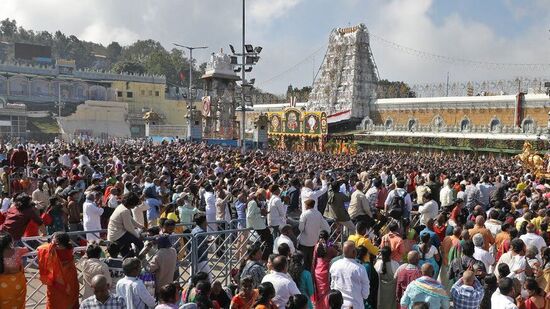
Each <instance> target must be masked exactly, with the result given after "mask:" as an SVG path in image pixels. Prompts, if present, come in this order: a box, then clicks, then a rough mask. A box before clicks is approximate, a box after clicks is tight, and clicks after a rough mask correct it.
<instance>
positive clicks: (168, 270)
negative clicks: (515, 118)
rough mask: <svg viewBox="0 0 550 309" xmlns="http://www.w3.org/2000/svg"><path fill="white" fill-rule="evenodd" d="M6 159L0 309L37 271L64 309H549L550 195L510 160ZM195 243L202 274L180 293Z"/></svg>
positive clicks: (191, 147)
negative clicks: (228, 268)
mask: <svg viewBox="0 0 550 309" xmlns="http://www.w3.org/2000/svg"><path fill="white" fill-rule="evenodd" d="M0 152H2V153H4V154H5V159H4V160H3V162H2V163H1V165H0V166H2V171H1V173H0V192H1V196H2V199H1V202H0V206H1V208H0V308H24V307H25V302H26V297H27V296H26V295H27V292H26V289H27V282H26V278H25V273H24V267H25V265H26V263H27V261H26V256H28V255H30V254H36V255H37V260H38V272H39V275H40V276H39V279H40V281H41V282H42V283H43V284H44V285H45V286H46V289H47V293H46V301H47V308H56V309H57V308H161V309H163V308H200V309H203V308H216V309H217V308H234V309H241V308H242V309H245V308H260V309H264V308H265V309H275V308H291V309H307V308H309V309H311V308H316V309H324V308H326V309H328V308H331V309H332V308H354V309H362V308H388V309H395V308H450V307H453V308H499V309H501V308H522V309H523V308H525V309H533V308H550V296H549V297H547V295H550V294H549V292H550V248H549V247H548V245H549V243H550V237H549V231H550V229H549V224H550V210H549V209H548V206H550V205H549V199H550V181H549V180H546V179H538V178H537V177H536V176H535V175H533V174H532V173H531V171H530V170H529V169H526V168H525V167H523V166H522V165H520V164H519V163H518V162H517V161H516V160H515V159H513V158H509V157H495V156H490V155H479V156H473V155H465V154H448V153H447V154H443V153H412V152H397V151H364V152H360V153H358V154H356V155H330V154H325V153H311V152H300V153H296V152H288V151H279V150H266V151H259V150H257V151H250V152H248V153H246V154H241V153H240V152H239V151H238V150H237V149H232V148H224V147H220V146H208V145H206V144H197V143H185V142H171V143H162V144H160V145H154V144H152V143H150V142H147V141H126V142H120V141H117V142H112V143H111V144H104V145H99V144H94V143H63V142H56V143H50V144H38V143H36V144H33V143H28V144H26V145H17V146H15V147H11V146H10V145H2V146H1V147H0ZM231 220H235V222H238V223H237V226H231V227H230V226H229V225H228V224H224V223H223V222H230V221H231ZM230 228H231V229H238V231H237V232H233V234H232V235H230V234H224V230H227V229H230ZM216 231H219V235H220V236H219V237H214V236H213V235H214V234H216V233H215V232H216ZM67 232H82V233H80V234H79V233H69V234H67ZM183 234H185V235H187V237H179V236H177V235H183ZM334 235H340V236H342V237H335V236H334ZM33 236H48V239H49V241H48V242H47V243H41V242H39V241H38V238H36V237H35V238H32V237H33ZM188 237H194V238H196V240H197V244H198V247H197V248H196V250H197V252H196V254H197V267H196V270H195V272H194V273H193V275H192V276H191V278H190V279H189V281H188V282H179V281H178V278H179V277H180V276H179V274H180V272H181V270H182V269H184V268H187V267H190V265H189V261H188V260H187V258H186V257H184V254H182V253H185V251H186V250H190V247H189V246H187V245H186V241H187V240H188V239H189V238H188ZM224 237H233V238H234V239H235V244H237V246H236V248H237V250H234V251H229V250H227V247H228V246H229V245H228V242H224V241H223V239H224ZM342 239H343V241H342ZM220 240H221V241H220ZM75 246H78V247H84V251H85V254H83V256H82V257H81V256H80V253H78V252H76V251H75ZM212 247H214V248H216V249H215V252H209V251H211V250H209V249H212ZM233 249H235V248H233ZM228 252H233V253H232V254H233V255H234V257H233V256H232V257H231V258H235V259H236V260H240V261H241V263H240V265H239V267H237V268H236V269H234V270H233V271H232V272H231V280H229V281H230V282H231V284H227V285H226V286H223V285H222V283H221V281H218V280H216V279H217V277H216V272H215V270H212V269H211V263H210V259H211V258H213V256H215V255H217V254H218V255H223V254H229V253H228ZM79 271H80V272H81V274H82V276H81V278H80V279H79V276H78V272H79ZM224 282H227V281H224Z"/></svg>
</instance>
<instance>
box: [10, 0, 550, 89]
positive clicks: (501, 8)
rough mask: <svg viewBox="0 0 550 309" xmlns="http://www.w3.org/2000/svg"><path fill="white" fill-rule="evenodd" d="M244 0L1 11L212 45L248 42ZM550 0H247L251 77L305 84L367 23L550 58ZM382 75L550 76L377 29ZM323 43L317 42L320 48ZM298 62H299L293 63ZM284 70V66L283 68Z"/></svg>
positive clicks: (96, 0) (471, 48)
mask: <svg viewBox="0 0 550 309" xmlns="http://www.w3.org/2000/svg"><path fill="white" fill-rule="evenodd" d="M240 3H241V1H240V0H162V1H159V0H157V1H153V0H117V1H111V0H79V1H69V0H42V1H39V0H2V4H1V5H0V18H1V19H3V18H6V17H9V18H14V19H16V20H17V21H18V22H19V24H20V25H23V26H25V27H26V28H31V29H35V30H48V31H55V30H58V29H60V30H62V31H63V32H65V33H69V34H75V35H77V36H79V37H80V38H83V39H86V40H92V41H98V42H101V43H103V44H108V43H110V42H111V41H119V42H121V43H123V44H129V43H131V42H133V41H134V40H137V39H148V38H152V39H155V40H158V41H160V42H161V43H162V44H163V45H164V46H165V47H167V48H172V45H171V43H172V42H180V43H184V44H191V45H196V44H200V45H207V46H209V47H210V50H209V51H208V52H203V53H202V54H201V53H197V55H195V56H197V57H198V58H199V60H202V61H205V60H206V59H207V58H208V55H209V53H210V52H213V51H218V50H219V49H220V48H223V49H224V50H228V48H227V46H228V44H230V43H233V44H234V45H239V43H240V27H241V24H240ZM548 8H550V0H248V2H247V36H248V39H247V41H248V42H250V43H252V44H256V45H262V46H263V47H264V51H263V52H262V55H261V56H262V59H261V60H260V63H259V65H258V66H257V67H256V68H255V69H254V71H253V74H252V75H253V77H255V78H256V80H257V83H258V84H259V86H261V87H262V88H264V89H266V90H269V91H272V92H276V93H282V92H284V91H285V90H286V87H287V85H288V84H292V85H294V86H299V87H301V86H307V85H310V84H311V83H312V78H313V73H314V72H315V70H316V69H317V68H318V67H319V65H320V62H321V60H322V57H323V55H324V51H325V50H324V48H323V47H324V46H326V43H327V41H328V35H329V33H330V31H331V29H333V28H335V27H346V26H348V25H356V24H358V23H364V24H365V25H366V26H367V28H368V29H369V31H370V32H371V33H372V34H373V35H374V36H376V37H381V38H383V39H385V40H388V41H392V42H395V43H398V44H401V45H403V46H407V47H410V48H414V49H418V50H422V51H426V52H431V53H435V54H440V55H444V56H448V57H454V58H464V59H471V60H480V61H488V62H489V61H490V62H506V63H550V59H549V58H550V57H549V56H550V32H548V30H549V29H550V10H549V9H548ZM371 47H372V50H373V53H374V58H375V60H376V62H377V65H378V68H379V71H380V75H381V78H387V79H390V80H403V81H406V82H408V83H423V82H442V81H444V79H445V77H446V75H447V72H449V74H450V76H451V81H469V80H472V81H474V80H487V79H489V80H494V79H513V78H515V77H518V76H531V77H549V75H550V74H548V66H545V67H542V66H541V67H540V68H537V69H533V68H525V67H502V68H499V69H494V68H491V69H488V68H487V67H483V66H473V65H465V64H464V63H460V62H458V63H449V62H446V63H443V62H441V61H435V60H434V59H430V58H426V57H419V56H418V55H411V54H410V52H409V53H407V52H404V51H402V50H398V49H396V48H394V47H390V46H389V45H388V44H385V43H383V42H382V41H380V40H377V39H375V38H371ZM315 51H317V52H315ZM297 63H300V65H298V66H294V65H295V64H297ZM283 73H284V74H283Z"/></svg>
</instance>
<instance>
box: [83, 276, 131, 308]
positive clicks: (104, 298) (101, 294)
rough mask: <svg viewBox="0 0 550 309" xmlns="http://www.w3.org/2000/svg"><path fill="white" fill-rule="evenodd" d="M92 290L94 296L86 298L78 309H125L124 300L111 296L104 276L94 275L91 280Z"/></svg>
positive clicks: (109, 287) (107, 281)
mask: <svg viewBox="0 0 550 309" xmlns="http://www.w3.org/2000/svg"><path fill="white" fill-rule="evenodd" d="M92 288H93V290H94V295H93V296H90V297H88V298H86V299H85V300H84V301H83V302H82V304H81V305H80V309H93V308H109V309H126V302H125V301H124V298H122V297H120V296H118V295H111V292H110V289H111V286H110V285H109V280H108V279H107V277H105V276H104V275H95V276H94V277H93V278H92Z"/></svg>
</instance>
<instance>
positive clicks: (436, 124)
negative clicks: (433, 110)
mask: <svg viewBox="0 0 550 309" xmlns="http://www.w3.org/2000/svg"><path fill="white" fill-rule="evenodd" d="M444 125H445V122H444V121H443V117H441V116H439V115H437V116H435V117H434V120H433V128H434V129H435V130H436V131H439V130H441V129H442V128H443V126H444Z"/></svg>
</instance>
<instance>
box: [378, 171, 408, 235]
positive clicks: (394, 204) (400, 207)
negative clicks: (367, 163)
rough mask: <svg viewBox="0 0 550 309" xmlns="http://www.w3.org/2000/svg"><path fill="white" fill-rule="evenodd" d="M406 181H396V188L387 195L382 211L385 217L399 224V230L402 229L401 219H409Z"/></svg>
mask: <svg viewBox="0 0 550 309" xmlns="http://www.w3.org/2000/svg"><path fill="white" fill-rule="evenodd" d="M405 184H406V180H405V179H404V178H399V179H397V182H396V183H395V186H396V188H395V189H393V190H391V191H390V192H389V193H388V197H387V198H386V201H385V202H384V211H385V213H386V215H388V216H390V217H391V218H393V219H395V220H397V221H399V222H400V228H401V229H402V228H403V219H410V216H411V210H412V200H411V195H410V194H409V193H407V191H406V190H405Z"/></svg>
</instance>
